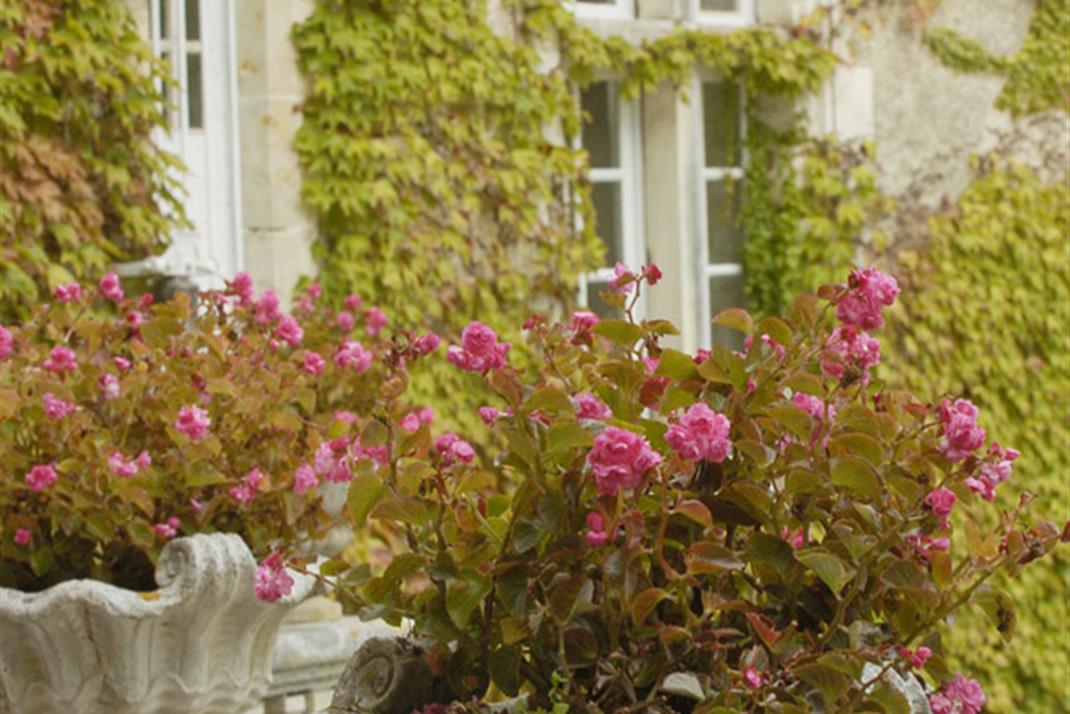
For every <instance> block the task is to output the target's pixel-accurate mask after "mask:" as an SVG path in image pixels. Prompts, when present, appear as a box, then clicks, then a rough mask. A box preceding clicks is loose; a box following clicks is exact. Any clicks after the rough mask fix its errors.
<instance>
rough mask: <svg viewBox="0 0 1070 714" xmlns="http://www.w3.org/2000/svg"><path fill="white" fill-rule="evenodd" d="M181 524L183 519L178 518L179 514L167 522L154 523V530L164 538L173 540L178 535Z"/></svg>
mask: <svg viewBox="0 0 1070 714" xmlns="http://www.w3.org/2000/svg"><path fill="white" fill-rule="evenodd" d="M180 525H182V521H180V520H179V519H178V516H171V517H170V518H168V519H167V520H166V521H165V522H163V523H157V524H156V525H154V526H153V527H152V530H153V531H155V532H156V535H158V536H160V537H161V538H163V539H164V540H171V539H172V538H174V537H175V536H176V535H178V527H179V526H180Z"/></svg>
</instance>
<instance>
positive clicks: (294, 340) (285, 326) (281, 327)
mask: <svg viewBox="0 0 1070 714" xmlns="http://www.w3.org/2000/svg"><path fill="white" fill-rule="evenodd" d="M275 336H276V337H278V338H279V339H280V340H285V341H286V342H289V343H290V345H291V346H292V347H297V346H298V345H299V344H301V340H303V339H304V337H305V331H304V330H302V329H301V325H299V324H297V320H295V319H293V318H292V317H290V316H289V315H283V316H282V317H281V318H280V319H279V324H278V327H276V328H275Z"/></svg>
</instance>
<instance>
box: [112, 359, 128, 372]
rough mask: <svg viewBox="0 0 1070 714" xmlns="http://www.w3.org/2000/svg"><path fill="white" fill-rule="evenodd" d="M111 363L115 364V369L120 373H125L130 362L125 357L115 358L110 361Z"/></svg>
mask: <svg viewBox="0 0 1070 714" xmlns="http://www.w3.org/2000/svg"><path fill="white" fill-rule="evenodd" d="M112 362H113V363H114V364H115V369H117V370H119V371H120V372H125V371H126V370H128V369H130V360H128V359H126V358H125V357H116V358H115V359H113V360H112Z"/></svg>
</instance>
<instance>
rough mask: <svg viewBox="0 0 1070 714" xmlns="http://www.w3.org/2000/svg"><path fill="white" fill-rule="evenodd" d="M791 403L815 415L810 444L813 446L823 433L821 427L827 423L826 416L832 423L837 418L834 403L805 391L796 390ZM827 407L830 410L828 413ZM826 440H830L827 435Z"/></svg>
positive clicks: (812, 415)
mask: <svg viewBox="0 0 1070 714" xmlns="http://www.w3.org/2000/svg"><path fill="white" fill-rule="evenodd" d="M791 403H792V404H794V405H795V406H797V407H799V409H802V410H803V411H805V412H806V413H807V414H809V415H810V416H811V417H813V419H814V430H813V432H812V433H811V434H810V445H811V446H813V445H814V444H816V443H817V439H818V437H819V436H820V435H821V427H822V426H823V425H824V423H825V417H826V416H827V417H828V421H829V424H832V422H834V421H835V420H836V407H835V406H833V405H832V404H826V403H825V401H824V400H822V399H820V398H819V397H815V396H814V395H812V394H805V393H803V392H796V393H795V396H793V397H792V398H791ZM826 409H827V410H828V413H827V415H826ZM825 441H826V442H827V441H828V437H825Z"/></svg>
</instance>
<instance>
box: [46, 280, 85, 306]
mask: <svg viewBox="0 0 1070 714" xmlns="http://www.w3.org/2000/svg"><path fill="white" fill-rule="evenodd" d="M52 296H53V297H55V298H56V299H57V300H59V301H60V302H78V301H79V300H81V299H82V286H81V285H79V284H78V283H67V284H66V285H57V286H56V288H55V290H53V291H52Z"/></svg>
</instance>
